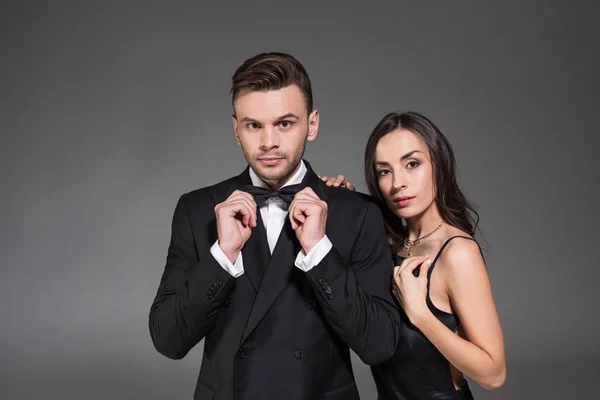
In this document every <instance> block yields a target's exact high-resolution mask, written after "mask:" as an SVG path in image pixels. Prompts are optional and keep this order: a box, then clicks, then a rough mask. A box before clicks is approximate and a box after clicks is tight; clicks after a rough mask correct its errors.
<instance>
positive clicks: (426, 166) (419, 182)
mask: <svg viewBox="0 0 600 400" xmlns="http://www.w3.org/2000/svg"><path fill="white" fill-rule="evenodd" d="M374 167H375V174H376V176H377V179H378V184H379V190H380V191H381V194H382V195H383V197H384V199H385V201H386V203H387V205H388V207H390V209H391V210H392V211H393V212H394V213H395V214H396V215H397V216H399V217H400V218H404V219H410V218H412V217H415V216H418V215H421V214H423V213H424V212H425V211H427V210H428V209H429V207H431V206H432V204H433V203H434V201H435V184H434V180H433V179H434V178H433V165H432V163H431V158H430V155H429V150H428V149H427V146H426V145H425V144H424V143H423V142H422V141H421V139H420V138H419V137H418V136H417V135H415V134H414V133H413V132H411V131H409V130H406V129H396V130H394V131H392V132H390V133H388V134H387V135H385V136H384V137H382V138H381V139H379V143H377V147H376V149H375V166H374Z"/></svg>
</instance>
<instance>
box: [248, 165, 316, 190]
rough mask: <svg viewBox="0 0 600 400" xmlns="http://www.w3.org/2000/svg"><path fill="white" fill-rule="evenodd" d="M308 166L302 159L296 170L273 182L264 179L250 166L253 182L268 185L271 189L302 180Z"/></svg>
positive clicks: (277, 188) (258, 184)
mask: <svg viewBox="0 0 600 400" xmlns="http://www.w3.org/2000/svg"><path fill="white" fill-rule="evenodd" d="M306 172H307V168H306V165H305V164H304V161H302V160H300V162H299V163H298V165H297V166H296V168H294V171H293V172H292V173H291V174H289V175H288V176H287V177H285V178H283V179H281V180H280V181H279V182H271V181H266V180H264V179H262V178H261V177H260V176H259V175H258V174H257V173H256V171H254V170H253V169H252V167H251V168H250V178H251V180H252V184H253V185H255V186H262V187H267V188H269V189H270V190H279V189H281V188H282V187H284V186H289V185H294V184H298V183H300V182H302V179H304V176H305V175H306Z"/></svg>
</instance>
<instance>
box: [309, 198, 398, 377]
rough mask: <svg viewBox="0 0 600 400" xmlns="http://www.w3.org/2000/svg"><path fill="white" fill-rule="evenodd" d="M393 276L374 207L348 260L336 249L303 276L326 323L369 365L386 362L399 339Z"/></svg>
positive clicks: (386, 246)
mask: <svg viewBox="0 0 600 400" xmlns="http://www.w3.org/2000/svg"><path fill="white" fill-rule="evenodd" d="M392 274H393V262H392V259H391V255H390V249H389V245H388V241H387V236H386V233H385V228H384V223H383V216H382V214H381V210H380V209H379V208H378V207H377V206H376V205H374V204H370V205H369V207H368V208H367V210H366V212H365V214H364V217H363V221H362V224H361V228H360V233H359V235H358V237H357V239H356V241H355V244H354V247H353V250H352V255H351V258H350V260H349V261H346V260H345V259H344V258H343V257H342V256H341V255H340V253H339V251H338V250H337V249H336V247H335V245H334V246H333V247H332V248H331V250H330V251H329V253H328V254H327V255H326V256H325V258H324V259H323V260H322V261H321V262H320V263H319V264H318V265H316V266H315V267H314V268H312V269H311V270H310V271H308V272H307V276H308V278H309V281H310V282H311V284H312V286H313V288H314V290H315V292H316V294H317V298H318V301H319V303H320V304H321V306H322V308H323V311H324V314H325V317H326V318H327V320H328V322H329V324H330V325H331V326H332V327H333V329H334V330H335V331H336V332H337V333H338V334H339V336H340V337H341V338H342V339H343V340H344V341H345V342H346V344H347V345H348V346H349V347H350V348H351V349H352V350H353V351H354V352H355V353H356V354H357V355H358V356H359V357H360V358H361V360H362V361H363V362H364V363H365V364H368V365H377V364H380V363H382V362H384V361H385V360H387V359H389V358H390V357H391V356H392V355H393V354H394V353H395V351H396V347H397V345H398V341H399V339H400V323H401V321H400V315H399V312H398V309H397V307H396V305H395V302H394V300H393V298H392V291H391V287H392Z"/></svg>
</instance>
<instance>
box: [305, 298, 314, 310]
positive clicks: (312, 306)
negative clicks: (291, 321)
mask: <svg viewBox="0 0 600 400" xmlns="http://www.w3.org/2000/svg"><path fill="white" fill-rule="evenodd" d="M315 305H316V304H315V302H314V301H312V300H309V301H307V302H306V303H304V306H305V307H306V308H308V309H309V310H312V309H313V308H315Z"/></svg>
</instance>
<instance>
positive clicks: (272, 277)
mask: <svg viewBox="0 0 600 400" xmlns="http://www.w3.org/2000/svg"><path fill="white" fill-rule="evenodd" d="M304 163H305V164H306V167H307V171H306V175H305V177H304V179H303V180H302V183H303V184H304V185H305V186H310V187H311V188H312V189H313V190H314V191H315V193H316V194H317V196H319V198H320V199H321V200H325V201H327V202H328V204H329V205H332V204H333V202H334V201H335V199H334V198H328V196H327V193H326V190H325V188H326V185H325V183H324V182H322V181H321V180H320V179H319V177H318V176H317V175H316V174H315V173H314V172H313V170H312V168H311V166H310V164H309V163H308V162H307V161H306V160H305V161H304ZM265 242H266V237H265ZM301 249H302V246H301V245H300V242H299V241H298V239H297V238H296V233H295V232H294V230H293V229H292V225H291V223H290V220H289V217H286V219H285V223H284V225H283V228H282V229H281V234H280V235H279V238H278V239H277V244H276V246H275V249H274V250H273V255H272V256H271V260H270V262H269V264H268V266H267V269H266V271H265V272H264V275H263V277H262V280H261V281H260V285H259V287H258V292H257V294H256V298H255V300H254V305H253V306H252V311H251V312H250V317H249V318H248V322H247V324H246V328H245V329H244V334H243V336H242V343H244V342H245V341H246V339H248V337H249V336H250V334H251V333H252V332H253V331H254V330H255V329H256V327H257V326H258V324H259V323H260V322H261V321H262V320H263V318H264V317H265V315H266V313H267V312H268V311H269V309H270V308H271V306H272V305H273V303H274V302H275V301H276V300H277V298H278V297H279V296H280V295H281V293H282V291H283V290H284V289H285V287H286V286H287V285H288V284H289V283H290V282H291V281H292V275H293V274H294V272H296V271H295V270H294V268H296V266H295V265H294V261H295V260H296V256H297V255H298V253H299V252H300V250H301ZM267 251H268V249H267ZM245 264H246V255H245V254H244V265H245ZM297 272H300V270H298V271H297Z"/></svg>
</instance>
